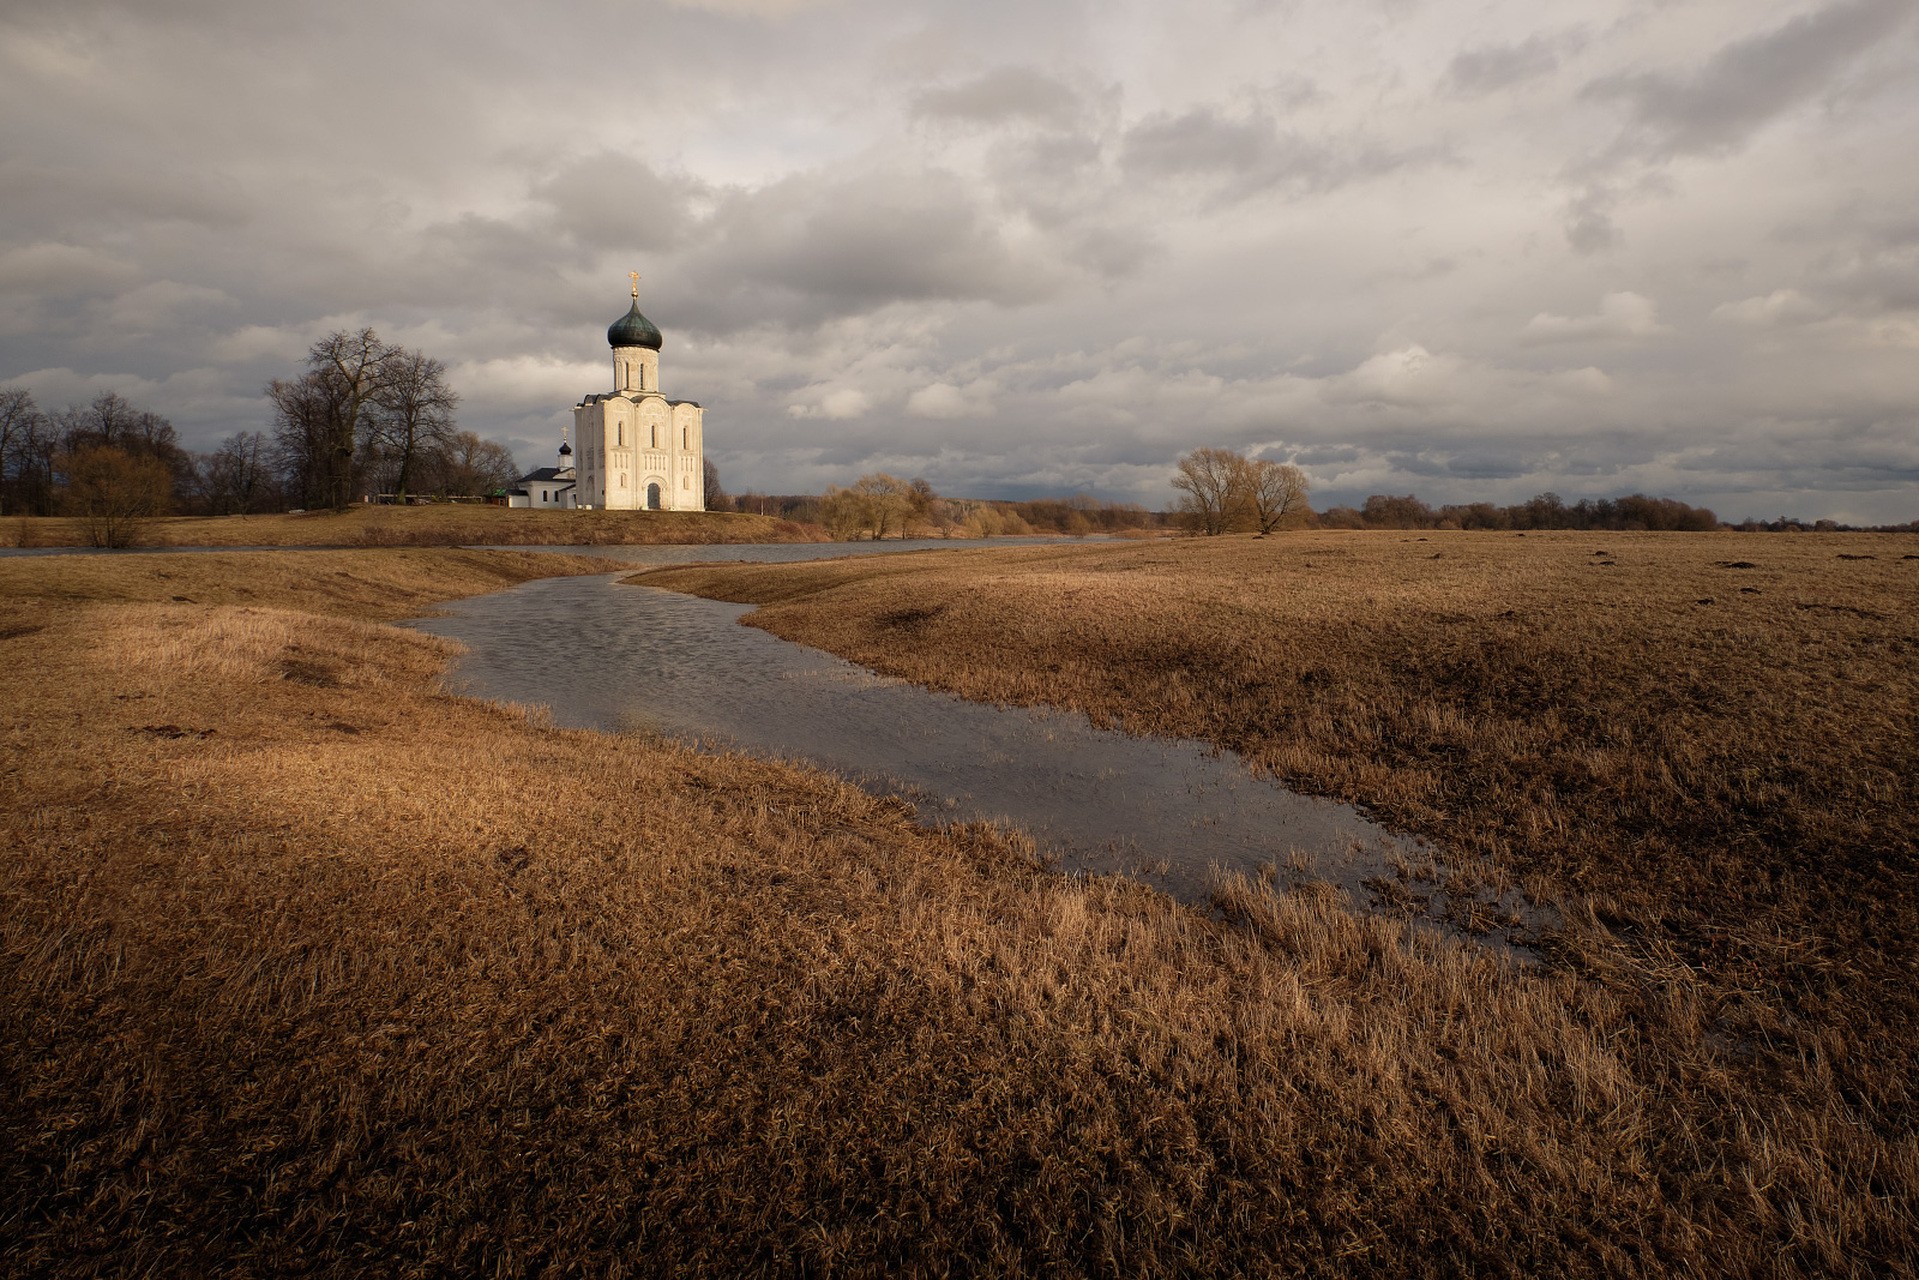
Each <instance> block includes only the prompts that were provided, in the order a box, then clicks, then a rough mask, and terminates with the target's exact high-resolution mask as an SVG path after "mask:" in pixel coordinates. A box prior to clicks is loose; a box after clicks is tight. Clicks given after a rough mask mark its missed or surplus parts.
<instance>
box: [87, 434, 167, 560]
mask: <svg viewBox="0 0 1919 1280" xmlns="http://www.w3.org/2000/svg"><path fill="white" fill-rule="evenodd" d="M61 470H63V471H65V472H66V475H67V488H66V493H65V494H64V495H63V504H64V506H65V508H66V510H67V513H68V514H69V515H75V516H79V517H80V518H81V520H82V521H84V522H85V525H86V530H87V538H88V541H90V542H91V543H92V544H93V545H94V546H96V547H130V546H132V545H133V544H134V543H135V542H137V541H138V540H139V537H140V534H141V532H142V530H143V529H144V528H145V526H146V524H147V522H148V521H149V520H151V519H152V518H153V517H154V516H158V515H165V514H166V510H167V502H168V497H169V490H170V487H171V481H170V477H169V476H168V475H167V468H166V464H164V463H163V462H161V461H160V460H159V459H158V458H156V457H153V456H152V455H150V454H149V455H136V454H132V453H128V452H127V451H126V450H125V449H121V448H118V447H116V446H114V445H110V444H84V445H82V446H81V447H80V448H79V449H78V450H77V451H75V452H74V453H72V454H69V455H66V456H64V457H63V458H62V460H61Z"/></svg>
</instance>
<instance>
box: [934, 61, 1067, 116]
mask: <svg viewBox="0 0 1919 1280" xmlns="http://www.w3.org/2000/svg"><path fill="white" fill-rule="evenodd" d="M909 111H910V113H911V114H912V115H914V116H917V117H921V118H925V119H943V120H961V121H966V122H968V123H972V124H1000V123H1004V122H1006V121H1009V120H1025V121H1030V122H1032V123H1036V124H1043V125H1051V126H1053V127H1055V128H1067V127H1069V126H1071V125H1072V124H1074V123H1075V122H1076V121H1077V120H1078V119H1079V116H1080V112H1081V103H1080V97H1079V94H1077V93H1075V92H1074V91H1073V90H1072V89H1071V88H1069V87H1068V86H1067V85H1066V84H1065V83H1064V82H1062V81H1060V80H1056V79H1054V78H1053V77H1052V76H1049V75H1046V74H1045V73H1043V72H1040V71H1037V70H1034V69H1033V68H1032V67H996V68H994V69H993V70H991V71H989V72H987V73H986V74H985V75H982V76H979V77H977V78H975V79H972V80H967V81H964V82H962V83H960V84H956V85H951V86H947V87H944V88H939V89H929V90H927V91H926V92H925V93H922V94H920V96H919V97H918V98H917V99H915V100H914V101H913V103H912V105H911V107H910V108H909Z"/></svg>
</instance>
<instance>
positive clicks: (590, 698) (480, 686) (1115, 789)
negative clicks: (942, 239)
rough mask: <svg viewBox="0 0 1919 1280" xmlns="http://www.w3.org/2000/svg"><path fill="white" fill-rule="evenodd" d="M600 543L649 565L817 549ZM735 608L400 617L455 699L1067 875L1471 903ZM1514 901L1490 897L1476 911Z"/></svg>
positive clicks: (464, 603) (1097, 739)
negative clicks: (875, 813) (787, 789)
mask: <svg viewBox="0 0 1919 1280" xmlns="http://www.w3.org/2000/svg"><path fill="white" fill-rule="evenodd" d="M944 545H950V544H944ZM568 550H573V549H572V548H568ZM606 550H607V551H612V552H616V553H619V558H621V559H633V560H644V561H651V562H655V563H657V562H659V561H661V560H666V559H667V558H668V556H669V555H670V556H671V558H672V559H673V560H676V561H680V560H691V559H706V560H723V559H735V558H737V559H746V558H749V557H750V558H753V559H788V558H800V556H801V555H804V554H805V553H806V552H809V551H811V552H813V554H819V553H820V551H821V550H822V549H816V548H810V547H805V546H801V547H772V546H767V547H707V548H657V547H623V548H607V549H606ZM823 550H825V551H826V553H828V554H830V553H831V549H830V548H826V549H823ZM840 550H841V552H842V553H843V552H844V550H845V548H841V549H840ZM686 552H693V553H699V552H703V553H704V554H703V555H702V554H681V553H686ZM794 552H798V553H800V555H795V554H793V553H794ZM634 553H638V554H634ZM662 553H665V554H662ZM768 553H770V554H768ZM750 609H751V606H748V605H737V604H726V603H722V602H718V601H712V600H705V599H700V598H697V597H693V596H686V595H680V594H677V593H674V592H669V591H663V590H659V589H657V588H652V587H643V586H627V585H620V584H619V582H618V577H617V575H609V576H605V577H586V578H549V579H543V580H539V581H534V582H529V583H526V584H524V585H522V586H519V587H515V588H512V589H510V590H507V591H503V592H499V593H496V594H493V595H489V596H480V597H474V598H470V599H466V600H461V601H457V602H454V603H453V604H451V605H450V606H448V609H447V613H446V615H445V616H441V617H435V618H430V619H424V620H420V621H416V622H413V623H411V624H410V625H412V626H415V627H417V628H419V629H420V630H422V631H427V632H431V633H433V634H435V635H441V636H447V637H450V638H452V639H455V640H458V641H460V642H461V643H463V644H464V645H466V646H467V652H466V654H465V655H464V656H462V657H461V658H460V660H459V661H458V663H457V664H456V666H455V670H454V677H453V679H454V685H455V687H456V688H457V689H458V690H459V691H460V692H463V693H469V694H472V695H475V696H479V697H485V698H491V699H495V700H501V701H511V702H520V703H532V704H544V705H545V706H547V707H548V708H550V710H551V712H552V716H553V720H554V722H555V723H556V724H558V725H561V726H563V727H569V728H590V729H601V730H609V731H625V730H631V731H640V732H646V733H655V734H661V735H664V736H667V737H671V738H677V739H682V740H688V741H694V742H697V743H699V744H701V745H703V746H710V747H718V748H727V749H736V750H742V751H746V752H749V753H752V754H756V755H762V756H770V757H777V758H782V759H793V760H801V761H805V762H808V763H811V764H814V765H818V766H822V767H824V768H827V769H831V770H833V771H835V772H837V773H839V774H841V775H843V776H846V777H849V778H851V779H853V780H854V781H856V782H858V783H859V784H860V785H862V786H864V787H866V788H867V789H869V790H873V791H877V792H882V793H887V794H894V795H900V796H903V797H905V798H906V799H908V800H910V801H911V802H912V803H913V804H914V805H915V806H916V808H917V809H918V811H919V816H920V820H921V821H923V822H929V823H940V822H949V821H975V820H984V821H991V822H998V823H1004V824H1007V825H1009V826H1013V827H1017V828H1019V829H1020V830H1022V831H1025V832H1026V833H1028V834H1029V835H1031V836H1032V837H1033V838H1034V839H1035V840H1036V841H1037V842H1038V844H1039V846H1040V848H1041V850H1042V851H1043V852H1044V853H1046V854H1048V855H1050V856H1052V857H1053V858H1055V859H1056V860H1057V865H1058V866H1059V867H1060V868H1061V869H1062V870H1067V871H1084V872H1095V873H1101V872H1124V873H1128V874H1132V875H1135V876H1138V877H1139V878H1141V879H1144V880H1146V881H1148V882H1150V883H1153V884H1155V885H1157V886H1159V887H1161V888H1163V889H1165V890H1167V891H1168V892H1170V893H1172V894H1174V895H1175V896H1176V897H1179V898H1181V899H1184V900H1188V901H1195V900H1203V899H1204V898H1205V896H1206V894H1207V892H1208V890H1209V889H1210V887H1211V886H1212V884H1213V883H1214V882H1215V880H1216V878H1217V877H1218V875H1219V874H1220V873H1221V872H1222V871H1246V872H1254V873H1260V872H1265V873H1267V874H1272V875H1274V876H1275V877H1276V879H1277V880H1278V882H1279V883H1281V884H1301V883H1306V882H1313V881H1319V882H1332V883H1335V884H1338V885H1340V886H1342V887H1343V888H1345V889H1347V890H1348V891H1349V892H1350V893H1351V894H1352V895H1353V897H1354V899H1355V901H1357V902H1359V903H1368V902H1371V901H1375V900H1376V899H1377V898H1378V896H1379V893H1380V892H1381V891H1383V892H1385V893H1386V894H1387V896H1388V897H1390V898H1396V899H1398V900H1399V901H1400V904H1401V906H1402V908H1403V907H1406V906H1411V907H1412V909H1414V910H1415V911H1416V912H1417V913H1418V914H1422V915H1425V916H1428V917H1429V918H1437V917H1438V916H1440V915H1441V914H1443V913H1445V912H1447V911H1448V910H1449V909H1450V910H1451V911H1452V912H1453V914H1454V916H1455V918H1457V916H1458V915H1459V913H1460V912H1461V911H1462V910H1463V909H1466V908H1467V907H1468V905H1469V904H1468V903H1466V902H1465V901H1463V900H1462V901H1461V902H1459V903H1449V901H1448V899H1447V897H1446V894H1445V893H1444V892H1443V891H1442V890H1440V889H1439V888H1438V887H1437V886H1435V885H1434V884H1432V883H1431V882H1430V881H1428V880H1424V879H1422V878H1420V877H1418V876H1415V877H1413V878H1411V879H1406V878H1404V877H1401V876H1399V875H1398V874H1397V873H1396V868H1400V867H1405V866H1407V865H1411V866H1414V867H1419V866H1422V865H1430V863H1431V861H1432V857H1431V850H1430V849H1429V848H1427V847H1425V846H1424V845H1422V844H1421V843H1419V842H1417V841H1415V840H1411V839H1407V838H1403V837H1397V836H1394V835H1392V834H1391V833H1388V832H1387V831H1385V830H1383V829H1382V828H1379V827H1377V826H1375V825H1374V824H1372V823H1370V822H1369V821H1367V820H1366V818H1365V817H1364V815H1362V814H1361V813H1359V812H1358V811H1357V810H1355V809H1353V808H1351V807H1350V806H1347V805H1343V804H1339V803H1336V802H1334V801H1330V800H1323V799H1318V798H1314V797H1307V796H1299V795H1294V794H1292V793H1291V792H1288V791H1286V790H1284V789H1283V788H1280V787H1278V786H1275V785H1274V784H1273V783H1272V782H1270V781H1268V780H1266V779H1264V778H1261V777H1258V776H1256V775H1255V774H1253V773H1252V772H1251V771H1250V770H1249V769H1248V768H1247V767H1246V766H1245V765H1244V763H1242V762H1241V761H1240V760H1239V759H1238V758H1237V757H1236V756H1234V755H1232V754H1231V753H1229V752H1221V751H1217V750H1215V749H1213V748H1211V747H1208V746H1206V745H1205V744H1201V743H1195V742H1181V741H1169V740H1166V739H1148V738H1135V737H1131V736H1128V735H1126V734H1124V733H1120V732H1117V731H1112V730H1103V729H1097V728H1094V727H1093V726H1092V725H1091V724H1090V723H1089V722H1088V721H1087V720H1086V719H1085V717H1083V716H1080V715H1077V714H1069V713H1064V712H1058V711H1052V710H1047V709H1028V708H1006V707H994V706H988V705H984V704H980V703H972V702H966V701H964V700H962V699H959V698H956V697H952V696H950V695H947V694H942V693H936V692H932V691H930V690H926V689H922V688H919V687H917V686H915V685H911V684H908V683H906V682H904V681H900V680H894V679H890V678H887V677H883V676H880V675H877V674H875V673H874V672H872V671H869V670H867V669H866V668H863V667H859V666H855V665H854V664H852V663H850V662H846V661H844V660H842V659H840V658H837V657H834V656H833V655H831V654H828V653H824V652H822V651H820V650H817V649H810V648H807V647H805V646H803V645H798V644H793V643H791V642H789V641H785V640H781V639H779V638H777V637H775V636H772V635H770V634H768V633H766V632H764V631H761V630H759V629H758V628H755V627H748V626H741V625H739V623H738V620H739V618H740V616H741V615H742V614H745V613H747V612H749V611H750ZM1369 881H1370V882H1373V883H1372V884H1371V885H1370V886H1369V885H1368V882H1369ZM1388 882H1390V883H1391V884H1393V885H1398V886H1400V887H1399V888H1383V886H1385V885H1386V884H1387V883H1388ZM1512 905H1513V904H1512V903H1510V902H1509V903H1507V904H1506V905H1505V907H1504V908H1501V907H1500V904H1498V903H1493V902H1491V900H1490V899H1487V900H1485V901H1481V902H1479V903H1478V904H1477V909H1476V910H1475V912H1474V914H1475V915H1476V916H1478V917H1480V918H1482V919H1483V918H1484V917H1485V916H1486V914H1487V908H1488V906H1491V907H1494V908H1499V909H1500V913H1503V912H1505V911H1509V910H1510V908H1511V907H1512ZM1502 933H1503V931H1502Z"/></svg>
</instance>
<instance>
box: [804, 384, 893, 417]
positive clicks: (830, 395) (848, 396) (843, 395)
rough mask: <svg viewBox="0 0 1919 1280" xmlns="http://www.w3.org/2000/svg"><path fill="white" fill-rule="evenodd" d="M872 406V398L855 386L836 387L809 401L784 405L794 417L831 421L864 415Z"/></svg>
mask: <svg viewBox="0 0 1919 1280" xmlns="http://www.w3.org/2000/svg"><path fill="white" fill-rule="evenodd" d="M872 407H873V401H872V398H871V397H869V396H868V395H867V394H866V393H865V392H864V391H861V390H860V389H859V388H857V387H836V388H834V389H832V390H830V391H825V392H823V393H821V394H820V396H819V397H818V398H817V399H815V400H813V401H811V402H810V403H809V402H805V401H796V402H794V403H792V404H789V405H787V406H786V411H787V413H789V414H791V415H792V416H793V417H795V418H826V419H828V420H832V421H845V420H846V419H848V418H858V417H862V416H864V415H865V413H866V411H867V410H868V409H870V408H872Z"/></svg>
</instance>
